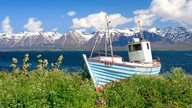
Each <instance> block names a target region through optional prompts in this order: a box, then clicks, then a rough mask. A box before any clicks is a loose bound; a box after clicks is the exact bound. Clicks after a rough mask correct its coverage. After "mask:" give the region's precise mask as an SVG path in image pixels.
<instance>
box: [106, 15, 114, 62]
mask: <svg viewBox="0 0 192 108" xmlns="http://www.w3.org/2000/svg"><path fill="white" fill-rule="evenodd" d="M105 19H106V23H107V32H108V36H107V38H109V44H110V48H111V58H112V61H113V47H112V41H111V35H110V33H109V24H110V23H111V21H108V16H107V14H106V15H105ZM106 46H107V45H106ZM106 46H105V47H106Z"/></svg>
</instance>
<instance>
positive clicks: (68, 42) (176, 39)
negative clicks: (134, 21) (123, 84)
mask: <svg viewBox="0 0 192 108" xmlns="http://www.w3.org/2000/svg"><path fill="white" fill-rule="evenodd" d="M106 35H108V33H107V32H106V31H104V30H100V31H95V32H92V33H85V32H82V31H80V30H70V31H68V32H66V33H64V34H62V33H58V32H35V33H33V32H21V33H18V34H4V33H0V48H1V49H8V48H63V49H65V48H70V49H73V48H78V49H79V48H90V47H92V46H93V45H94V44H95V42H96V41H97V46H98V47H103V46H104V44H105V37H106ZM143 35H144V39H146V40H149V41H151V44H152V47H154V48H167V47H190V46H191V45H192V43H191V42H192V31H191V30H189V29H187V28H184V27H166V28H163V29H159V28H155V27H153V28H151V29H148V30H147V29H145V30H143ZM110 36H111V39H112V44H113V46H117V47H122V46H126V45H127V43H128V42H131V41H132V38H135V37H140V33H139V31H138V30H137V29H135V28H125V29H110ZM108 41H109V40H108ZM108 43H109V42H108Z"/></svg>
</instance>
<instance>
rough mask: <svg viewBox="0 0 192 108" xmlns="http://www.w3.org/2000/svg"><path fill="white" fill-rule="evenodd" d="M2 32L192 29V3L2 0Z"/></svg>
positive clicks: (176, 0)
mask: <svg viewBox="0 0 192 108" xmlns="http://www.w3.org/2000/svg"><path fill="white" fill-rule="evenodd" d="M0 4H1V6H0V23H1V27H0V32H2V33H18V32H23V31H30V32H39V31H57V32H66V31H69V30H71V29H79V30H82V31H90V30H92V31H94V30H100V29H104V28H105V25H106V23H105V15H106V14H107V15H108V19H109V20H110V21H111V23H110V27H111V28H131V27H134V26H135V25H136V22H137V21H138V20H140V21H141V25H142V26H143V27H146V28H150V27H157V28H163V27H170V26H171V27H172V26H173V27H177V26H184V27H188V28H192V14H191V12H192V0H0Z"/></svg>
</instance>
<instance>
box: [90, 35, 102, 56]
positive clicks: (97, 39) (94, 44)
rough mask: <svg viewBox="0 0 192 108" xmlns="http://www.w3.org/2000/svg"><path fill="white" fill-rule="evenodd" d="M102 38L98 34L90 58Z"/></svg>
mask: <svg viewBox="0 0 192 108" xmlns="http://www.w3.org/2000/svg"><path fill="white" fill-rule="evenodd" d="M99 38H100V36H98V37H97V39H96V41H95V43H94V46H93V48H92V50H91V55H90V57H89V58H91V57H92V55H93V52H94V50H95V47H96V45H97V42H98V39H99Z"/></svg>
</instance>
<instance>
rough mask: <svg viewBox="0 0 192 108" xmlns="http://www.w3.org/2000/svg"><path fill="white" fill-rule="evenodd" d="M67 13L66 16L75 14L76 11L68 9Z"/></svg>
mask: <svg viewBox="0 0 192 108" xmlns="http://www.w3.org/2000/svg"><path fill="white" fill-rule="evenodd" d="M67 15H68V16H75V15H76V12H75V11H69V12H67Z"/></svg>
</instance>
